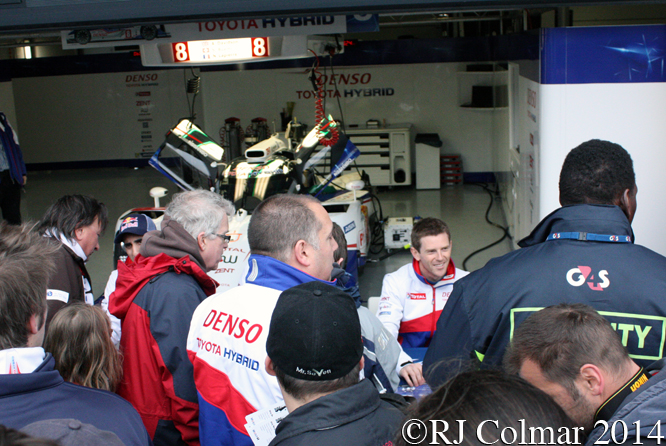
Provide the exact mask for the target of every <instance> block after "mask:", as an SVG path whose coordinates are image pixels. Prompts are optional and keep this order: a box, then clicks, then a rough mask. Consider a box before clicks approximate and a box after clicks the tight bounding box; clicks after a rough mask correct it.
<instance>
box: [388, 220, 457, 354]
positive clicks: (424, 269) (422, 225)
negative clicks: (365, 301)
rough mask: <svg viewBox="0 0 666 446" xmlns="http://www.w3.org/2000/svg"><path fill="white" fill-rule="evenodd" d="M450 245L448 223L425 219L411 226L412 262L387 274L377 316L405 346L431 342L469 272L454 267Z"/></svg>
mask: <svg viewBox="0 0 666 446" xmlns="http://www.w3.org/2000/svg"><path fill="white" fill-rule="evenodd" d="M451 246H452V244H451V232H450V231H449V227H448V226H447V225H446V223H444V222H443V221H442V220H440V219H438V218H432V217H428V218H424V219H422V220H421V221H419V222H417V223H416V224H415V225H414V228H413V229H412V247H411V248H410V251H411V253H412V256H413V257H414V258H413V260H412V263H410V264H407V265H405V266H403V267H402V268H400V269H399V270H397V271H396V272H393V273H391V274H387V275H386V276H385V277H384V283H383V284H382V300H381V302H380V304H379V308H378V310H377V317H378V318H379V320H380V321H382V323H383V324H384V325H385V326H386V328H387V329H388V330H389V331H390V332H391V334H393V336H396V337H397V338H398V341H399V342H400V343H401V344H402V346H403V348H404V347H427V346H428V345H429V344H430V340H431V339H432V336H433V334H434V332H435V329H436V326H437V319H439V315H440V314H441V312H442V310H443V309H444V305H446V301H447V300H448V298H449V295H450V294H451V291H452V290H453V284H454V283H455V281H456V280H458V279H460V278H461V277H465V276H466V275H467V274H468V273H467V272H466V271H462V270H460V269H457V268H456V267H455V266H454V264H453V261H452V260H451Z"/></svg>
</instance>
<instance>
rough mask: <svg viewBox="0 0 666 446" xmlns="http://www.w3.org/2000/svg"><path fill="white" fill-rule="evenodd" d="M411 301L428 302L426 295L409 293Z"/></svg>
mask: <svg viewBox="0 0 666 446" xmlns="http://www.w3.org/2000/svg"><path fill="white" fill-rule="evenodd" d="M407 295H408V296H409V298H410V299H411V300H426V295H425V293H407Z"/></svg>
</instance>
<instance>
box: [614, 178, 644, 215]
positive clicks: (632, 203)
mask: <svg viewBox="0 0 666 446" xmlns="http://www.w3.org/2000/svg"><path fill="white" fill-rule="evenodd" d="M634 188H635V190H632V189H625V190H624V192H623V193H622V195H621V196H620V198H619V199H618V200H616V203H615V204H616V205H617V206H619V207H620V209H622V212H624V215H626V216H627V220H629V223H631V222H632V221H633V220H634V215H635V214H636V194H637V193H638V187H637V186H634Z"/></svg>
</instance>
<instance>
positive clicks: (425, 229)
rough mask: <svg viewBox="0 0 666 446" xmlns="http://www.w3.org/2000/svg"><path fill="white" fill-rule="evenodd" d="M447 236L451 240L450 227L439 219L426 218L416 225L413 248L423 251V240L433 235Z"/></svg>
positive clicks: (413, 233) (413, 229)
mask: <svg viewBox="0 0 666 446" xmlns="http://www.w3.org/2000/svg"><path fill="white" fill-rule="evenodd" d="M439 234H446V235H448V236H449V240H451V231H449V227H448V226H447V225H446V223H444V222H443V221H442V220H440V219H439V218H433V217H426V218H423V219H421V220H419V221H417V222H416V223H414V227H413V228H412V248H414V249H416V250H417V251H420V250H421V239H422V238H423V237H428V236H431V235H439Z"/></svg>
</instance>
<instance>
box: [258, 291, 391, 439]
mask: <svg viewBox="0 0 666 446" xmlns="http://www.w3.org/2000/svg"><path fill="white" fill-rule="evenodd" d="M266 350H267V353H268V357H267V358H266V361H265V367H266V370H267V371H268V373H269V374H271V375H275V376H277V380H278V382H279V384H280V389H281V391H282V395H283V396H284V402H285V405H286V406H287V409H288V410H289V415H287V417H285V418H284V419H283V420H282V421H281V422H280V424H279V425H278V427H277V428H276V429H275V433H276V436H275V438H274V439H273V441H271V443H270V446H277V445H283V446H287V445H301V444H316V445H331V446H333V445H340V444H354V445H367V446H374V445H386V444H390V441H391V440H392V439H393V437H394V436H395V434H396V432H397V431H398V428H399V424H400V422H401V421H402V419H403V417H404V415H403V413H402V412H400V410H398V409H397V408H396V407H394V406H392V405H391V404H389V403H387V402H385V401H382V400H381V399H380V397H379V394H378V393H377V390H376V389H375V388H374V386H373V385H372V384H371V383H370V382H369V380H367V379H364V380H362V381H359V373H360V371H361V370H362V369H363V360H364V358H363V342H362V340H361V326H360V323H359V318H358V315H357V312H356V305H355V304H354V301H353V299H352V298H351V296H349V295H348V294H346V293H345V292H344V291H342V290H340V289H339V288H336V287H332V286H330V285H327V284H324V283H320V282H308V283H304V284H301V285H297V286H295V287H293V288H289V289H287V290H285V291H283V292H282V294H281V295H280V298H279V299H278V301H277V305H276V306H275V310H274V311H273V316H272V318H271V322H270V330H269V333H268V339H267V341H266ZM369 427H372V428H369Z"/></svg>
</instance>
